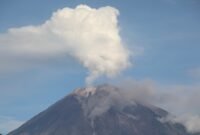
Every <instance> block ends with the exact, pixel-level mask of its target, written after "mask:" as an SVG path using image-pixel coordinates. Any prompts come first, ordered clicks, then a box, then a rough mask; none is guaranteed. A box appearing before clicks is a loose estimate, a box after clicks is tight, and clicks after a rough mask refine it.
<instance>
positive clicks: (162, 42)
mask: <svg viewBox="0 0 200 135" xmlns="http://www.w3.org/2000/svg"><path fill="white" fill-rule="evenodd" d="M80 4H86V5H88V6H89V7H91V8H100V7H105V6H111V7H114V8H116V9H117V10H118V11H119V16H118V20H117V21H118V27H117V28H115V27H114V26H113V31H114V32H115V29H117V30H120V38H121V40H122V41H123V44H124V45H125V46H126V48H127V50H129V51H130V52H133V55H134V56H131V57H130V60H129V61H130V62H131V63H132V66H130V67H128V68H127V69H126V70H124V71H123V72H122V73H121V74H120V75H118V76H116V77H115V78H113V79H108V78H106V77H105V76H104V77H100V78H98V79H97V80H96V81H95V83H97V84H98V83H103V82H107V81H115V80H118V79H119V78H127V77H128V78H134V79H136V80H144V79H150V80H153V81H155V82H156V83H158V84H159V85H189V86H192V85H195V86H196V85H198V84H199V82H200V60H199V59H200V53H199V51H200V26H199V25H200V1H199V0H154V1H149V0H123V1H122V0H121V1H120V0H109V1H106V0H84V1H80V0H56V1H50V0H42V1H41V0H16V1H13V0H1V1H0V40H1V38H2V37H3V36H5V35H6V33H8V32H7V31H8V29H10V28H20V27H24V26H39V25H42V24H44V23H45V22H46V20H49V19H50V17H51V16H52V13H54V12H56V11H57V10H58V9H63V8H64V7H68V8H73V9H74V8H75V7H76V6H77V5H80ZM111 13H112V12H111ZM105 20H106V19H105ZM67 25H69V27H70V24H67ZM113 25H115V24H113ZM116 36H117V35H116ZM7 37H9V35H8V36H7ZM26 38H29V37H28V36H27V37H26ZM2 39H3V38H2ZM8 39H9V38H8ZM115 41H116V42H117V41H118V38H117V39H116V40H114V42H115ZM7 42H8V41H6V42H0V46H1V47H0V49H2V50H3V49H4V47H2V46H6V43H7ZM2 43H4V44H2ZM119 46H121V44H119ZM107 49H108V48H107ZM2 50H0V52H1V54H0V99H1V102H0V132H1V130H3V132H7V131H8V130H10V129H6V127H5V125H6V124H7V125H9V126H10V127H12V126H13V127H15V126H16V125H18V124H20V123H21V122H23V121H26V120H28V119H30V118H31V117H32V116H34V115H36V114H37V113H38V112H40V111H42V110H44V109H45V108H46V107H48V106H49V105H51V104H52V103H54V102H55V101H57V100H58V99H60V98H62V97H63V96H65V95H66V94H67V93H69V92H71V90H73V89H74V88H77V87H82V86H84V85H85V78H86V77H87V76H88V72H89V71H88V67H87V66H85V67H84V66H82V65H81V64H79V62H77V61H76V60H75V59H76V58H77V56H76V57H75V58H74V57H67V56H59V57H46V56H45V61H43V56H40V55H38V57H37V59H29V58H27V57H26V55H24V57H23V59H22V60H21V61H20V62H19V59H20V58H18V57H16V58H15V57H12V56H11V55H10V54H4V51H2ZM76 50H77V49H76ZM116 51H118V50H116ZM75 52H77V51H75ZM48 56H49V55H48ZM81 56H82V55H81ZM120 56H123V57H126V56H124V55H123V54H122V55H120ZM5 57H6V58H5ZM108 57H109V56H108ZM123 60H124V59H123ZM123 60H122V61H121V62H122V63H121V64H124V63H125V62H126V61H125V62H124V61H123ZM27 61H28V62H27ZM80 61H81V60H80ZM81 62H82V61H81ZM83 62H85V61H83ZM121 66H122V65H121ZM124 67H126V65H124ZM89 68H90V66H89ZM117 71H118V70H117ZM117 71H116V72H117ZM102 72H103V73H104V72H105V74H104V75H106V72H107V71H104V70H103V71H102ZM8 121H9V122H8ZM6 122H7V123H6ZM1 128H2V129H1ZM11 129H12V128H11Z"/></svg>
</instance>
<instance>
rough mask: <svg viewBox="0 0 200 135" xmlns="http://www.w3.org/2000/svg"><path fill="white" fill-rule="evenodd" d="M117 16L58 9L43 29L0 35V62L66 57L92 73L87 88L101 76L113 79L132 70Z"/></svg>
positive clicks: (109, 11) (82, 8)
mask: <svg viewBox="0 0 200 135" xmlns="http://www.w3.org/2000/svg"><path fill="white" fill-rule="evenodd" d="M118 15H119V11H118V10H117V9H115V8H113V7H109V6H107V7H101V8H98V9H95V8H91V7H89V6H87V5H79V6H77V7H76V8H74V9H73V8H68V7H66V8H63V9H59V10H58V11H56V12H54V13H53V15H52V16H51V18H50V19H49V20H46V21H45V22H44V23H43V24H41V25H37V26H31V25H30V26H24V27H20V28H10V29H8V31H7V32H6V33H2V34H0V44H1V46H0V54H1V56H2V55H3V56H2V57H1V58H4V59H0V61H2V62H5V61H7V60H5V59H6V57H7V59H9V60H10V59H12V57H11V56H13V57H18V59H17V60H20V58H23V57H26V58H29V57H30V58H38V57H39V58H43V57H45V58H49V57H50V58H51V57H57V56H59V55H61V56H63V55H67V56H70V57H72V58H73V59H75V60H77V61H78V62H79V63H80V64H81V65H82V66H84V67H85V68H87V69H88V70H89V75H88V76H87V78H86V83H87V84H88V85H90V84H92V83H93V81H94V80H95V79H97V78H98V77H100V76H102V75H103V76H107V77H113V76H115V75H117V74H119V73H120V72H121V71H122V70H124V69H126V68H127V67H128V66H130V62H129V56H130V52H129V51H128V49H127V48H126V47H125V45H123V42H122V39H121V37H120V35H119V29H120V28H119V26H118V18H117V17H118ZM10 57H11V58H10ZM10 63H12V62H10ZM15 63H16V61H15ZM5 68H7V67H5ZM1 70H2V69H1Z"/></svg>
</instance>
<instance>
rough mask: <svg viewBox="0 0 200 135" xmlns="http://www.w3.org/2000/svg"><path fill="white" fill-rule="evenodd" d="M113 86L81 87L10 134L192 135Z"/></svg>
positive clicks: (158, 111) (158, 110) (152, 107)
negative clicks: (165, 120) (128, 97)
mask: <svg viewBox="0 0 200 135" xmlns="http://www.w3.org/2000/svg"><path fill="white" fill-rule="evenodd" d="M120 96H121V94H120V93H119V89H117V88H115V87H112V86H105V85H104V86H98V87H96V88H85V89H78V90H76V91H75V92H73V93H72V94H70V95H68V96H66V97H65V98H63V99H62V100H60V101H58V102H57V103H55V104H54V105H52V106H51V107H49V108H48V109H47V110H45V111H43V112H41V113H40V114H38V115H36V116H35V117H34V118H32V119H31V120H29V121H28V122H26V123H25V124H23V125H22V126H21V127H19V128H18V129H16V130H14V131H12V132H11V133H9V134H8V135H191V134H189V133H187V131H186V129H185V127H184V126H183V125H181V124H173V123H170V122H165V123H163V122H161V121H160V119H161V118H164V117H166V116H167V115H168V113H167V112H166V111H164V110H162V109H160V108H157V107H154V106H152V105H146V104H144V103H140V102H137V101H134V102H132V101H130V100H124V99H123V98H124V97H123V98H121V97H120Z"/></svg>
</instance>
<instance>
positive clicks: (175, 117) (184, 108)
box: [78, 78, 200, 133]
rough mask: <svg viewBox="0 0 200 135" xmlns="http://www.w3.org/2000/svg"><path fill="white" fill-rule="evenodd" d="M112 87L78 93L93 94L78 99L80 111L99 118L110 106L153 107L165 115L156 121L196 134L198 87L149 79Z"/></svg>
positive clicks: (199, 111) (199, 118)
mask: <svg viewBox="0 0 200 135" xmlns="http://www.w3.org/2000/svg"><path fill="white" fill-rule="evenodd" d="M116 85H117V88H116V87H112V86H109V85H105V86H101V87H97V88H87V89H86V90H83V91H79V93H78V94H79V95H82V96H86V97H87V96H88V95H89V94H93V93H96V94H93V95H94V96H89V98H86V100H84V98H82V99H81V100H82V101H81V103H83V109H84V110H85V112H86V114H87V115H88V116H89V117H91V118H94V117H96V116H99V115H101V114H103V113H104V112H106V111H107V110H109V108H110V107H112V106H113V105H114V106H115V107H116V106H117V107H118V109H121V108H123V107H125V106H126V105H130V104H131V105H134V104H135V103H136V102H135V101H137V102H140V103H142V104H143V105H146V106H147V107H150V108H152V105H153V106H158V107H161V108H163V109H165V110H167V111H168V112H169V115H168V116H167V117H163V118H162V119H160V121H161V122H170V123H181V124H182V125H184V126H185V127H186V129H187V130H188V132H191V133H197V132H198V133H199V132H200V109H199V108H200V104H199V102H200V98H199V97H200V92H199V89H200V86H199V85H182V86H180V85H167V86H166V85H161V84H158V83H156V82H155V81H153V80H149V79H146V80H134V79H130V78H129V79H124V80H120V81H119V82H117V83H116ZM100 91H101V92H100ZM102 91H103V92H102ZM98 92H99V93H98Z"/></svg>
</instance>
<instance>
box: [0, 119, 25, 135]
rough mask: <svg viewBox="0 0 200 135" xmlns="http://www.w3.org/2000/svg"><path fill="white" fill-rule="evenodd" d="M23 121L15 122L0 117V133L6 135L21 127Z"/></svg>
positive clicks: (14, 120)
mask: <svg viewBox="0 0 200 135" xmlns="http://www.w3.org/2000/svg"><path fill="white" fill-rule="evenodd" d="M23 123H24V121H20V120H16V119H14V118H12V117H6V116H0V133H1V134H6V133H8V132H10V131H12V130H14V129H16V128H18V127H19V126H21V125H22V124H23Z"/></svg>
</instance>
